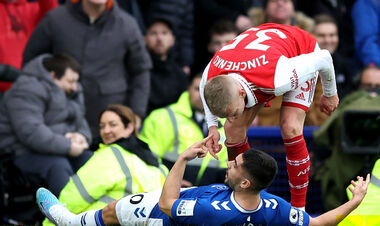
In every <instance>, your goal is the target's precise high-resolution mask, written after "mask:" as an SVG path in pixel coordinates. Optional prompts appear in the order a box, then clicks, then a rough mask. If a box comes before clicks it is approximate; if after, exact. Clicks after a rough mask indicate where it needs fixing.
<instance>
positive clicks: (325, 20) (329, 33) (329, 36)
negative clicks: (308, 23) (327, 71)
mask: <svg viewBox="0 0 380 226" xmlns="http://www.w3.org/2000/svg"><path fill="white" fill-rule="evenodd" d="M314 21H315V27H314V29H313V32H312V34H313V35H314V36H315V38H316V39H317V42H318V44H319V47H320V48H321V49H327V50H328V51H329V52H330V53H331V56H332V58H333V63H334V69H335V76H336V84H337V88H338V94H339V98H342V99H343V98H344V97H345V96H346V95H347V94H348V93H350V92H352V91H353V90H354V88H356V87H355V85H354V77H355V73H356V72H357V67H355V64H354V63H353V62H351V60H350V59H349V58H347V57H345V56H343V55H341V54H340V53H338V52H337V48H338V46H339V41H340V37H339V32H338V25H337V24H336V22H335V20H334V18H333V17H331V16H329V15H327V14H320V15H317V16H315V17H314Z"/></svg>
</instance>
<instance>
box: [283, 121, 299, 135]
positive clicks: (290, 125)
mask: <svg viewBox="0 0 380 226" xmlns="http://www.w3.org/2000/svg"><path fill="white" fill-rule="evenodd" d="M281 134H282V137H283V138H284V139H290V138H293V137H296V136H298V135H301V134H302V126H297V124H296V123H294V122H291V121H281Z"/></svg>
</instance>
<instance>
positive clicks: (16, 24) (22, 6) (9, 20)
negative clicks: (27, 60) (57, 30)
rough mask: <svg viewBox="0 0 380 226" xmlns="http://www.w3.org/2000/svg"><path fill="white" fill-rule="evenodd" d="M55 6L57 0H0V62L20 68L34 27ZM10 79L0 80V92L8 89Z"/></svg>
mask: <svg viewBox="0 0 380 226" xmlns="http://www.w3.org/2000/svg"><path fill="white" fill-rule="evenodd" d="M57 6H58V1H57V0H38V1H27V0H1V1H0V15H1V18H2V19H1V22H0V64H7V65H10V66H13V67H15V68H16V69H21V63H22V53H23V51H24V47H25V45H26V42H27V41H28V39H29V36H30V35H31V34H32V31H33V29H34V27H35V26H36V25H37V23H38V22H39V21H40V19H41V18H42V17H43V16H44V15H45V13H46V12H47V11H49V10H50V9H53V8H55V7H57ZM0 73H1V72H0ZM12 81H13V80H11V81H5V80H0V92H5V91H6V90H8V89H9V88H10V86H11V84H12Z"/></svg>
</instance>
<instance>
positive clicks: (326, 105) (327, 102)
mask: <svg viewBox="0 0 380 226" xmlns="http://www.w3.org/2000/svg"><path fill="white" fill-rule="evenodd" d="M338 104H339V97H338V94H335V95H334V96H332V97H326V96H324V95H323V94H322V95H321V102H320V106H319V108H320V110H321V112H323V113H325V114H326V115H331V113H332V112H333V111H334V110H335V109H336V108H337V107H338Z"/></svg>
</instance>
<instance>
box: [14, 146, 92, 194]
mask: <svg viewBox="0 0 380 226" xmlns="http://www.w3.org/2000/svg"><path fill="white" fill-rule="evenodd" d="M92 154H93V152H92V151H88V150H86V151H84V152H83V153H82V154H81V155H80V156H78V157H75V158H74V157H68V156H59V155H44V154H37V153H27V154H23V155H20V156H16V158H15V160H14V164H15V165H16V166H17V167H18V168H19V169H20V170H21V172H22V173H23V174H25V175H26V176H28V175H30V176H33V177H37V178H39V179H41V182H42V183H43V184H36V186H46V187H47V188H48V189H49V190H50V191H51V192H52V193H53V194H54V195H56V196H57V197H58V196H59V193H60V192H61V190H62V189H63V187H64V186H65V185H66V184H67V182H68V181H69V179H70V176H72V175H73V174H74V173H75V172H76V171H77V170H78V169H79V168H80V167H81V166H83V165H84V164H85V163H86V162H87V160H88V159H89V158H90V157H91V156H92ZM32 183H33V182H32ZM35 183H36V182H35Z"/></svg>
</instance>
